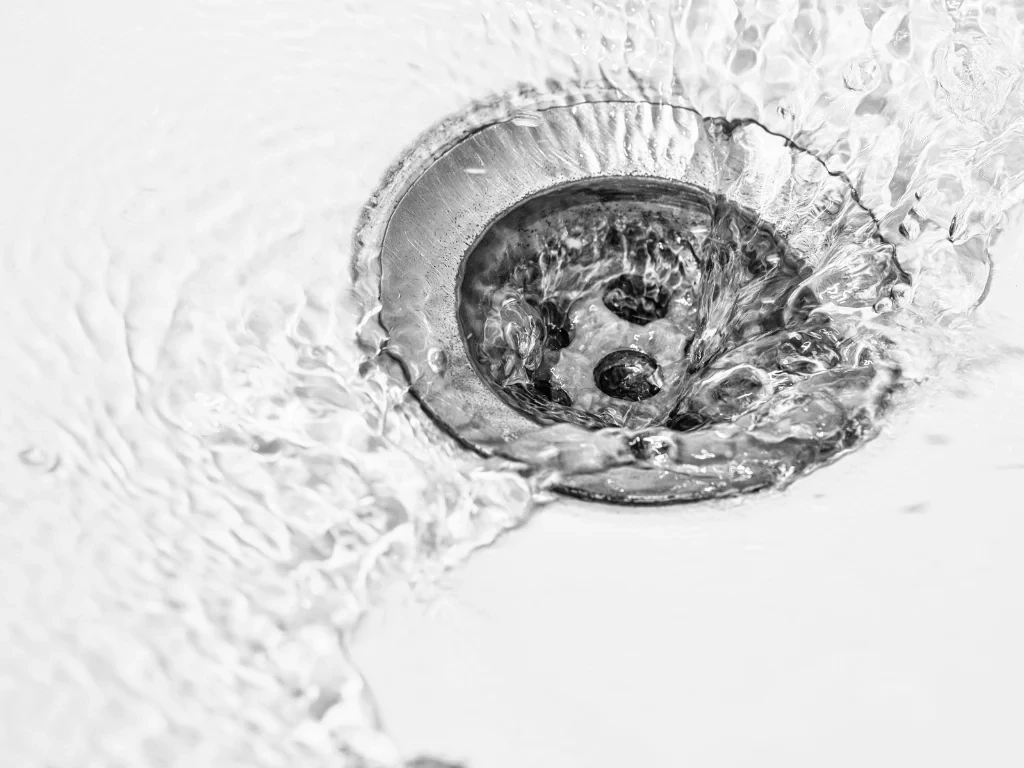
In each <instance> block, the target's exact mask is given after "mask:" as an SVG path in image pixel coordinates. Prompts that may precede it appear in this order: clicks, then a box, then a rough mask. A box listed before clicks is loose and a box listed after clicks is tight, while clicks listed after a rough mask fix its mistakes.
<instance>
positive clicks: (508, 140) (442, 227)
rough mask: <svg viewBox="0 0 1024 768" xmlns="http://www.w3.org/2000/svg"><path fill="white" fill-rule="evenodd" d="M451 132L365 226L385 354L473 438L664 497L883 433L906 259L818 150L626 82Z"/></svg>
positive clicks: (756, 478) (758, 481)
mask: <svg viewBox="0 0 1024 768" xmlns="http://www.w3.org/2000/svg"><path fill="white" fill-rule="evenodd" d="M435 138H436V137H435ZM436 143H437V146H435V147H434V151H433V152H421V153H420V156H419V157H417V158H414V159H413V160H411V161H410V162H408V163H407V164H406V165H405V166H404V167H402V168H400V169H399V170H398V172H397V173H396V174H395V175H394V176H393V177H392V178H391V179H390V180H389V182H388V183H387V184H386V185H385V188H384V192H383V193H382V196H383V198H384V199H382V200H379V201H378V205H377V206H375V207H374V208H372V209H371V214H370V216H369V218H368V224H367V225H366V226H364V228H363V229H362V232H361V237H360V243H359V245H360V247H361V249H362V260H363V264H364V267H365V266H366V265H368V264H374V265H378V266H379V272H374V271H373V270H369V275H370V277H369V280H370V281H371V282H375V287H378V288H379V297H380V309H379V317H378V318H377V320H378V321H379V324H380V326H381V327H382V328H383V329H384V331H385V333H386V336H387V341H386V353H387V354H388V355H390V356H391V357H392V358H394V359H395V360H397V361H399V362H400V363H401V366H402V368H403V370H404V373H405V375H406V376H407V378H408V382H409V384H410V386H411V388H412V391H413V393H414V394H415V396H416V397H417V398H418V400H419V401H420V403H421V404H422V406H423V408H424V409H425V410H426V412H427V413H429V414H430V416H431V417H432V418H433V419H435V420H436V421H437V422H438V423H439V424H441V425H442V426H443V427H444V428H445V429H446V430H447V431H448V432H450V433H451V434H452V435H454V436H455V437H457V438H458V439H459V440H461V441H462V442H463V443H464V444H466V445H468V446H470V447H472V448H474V449H475V450H477V451H480V452H481V453H484V454H489V455H491V454H498V455H504V456H508V457H510V458H514V459H517V460H520V461H526V462H528V463H531V464H535V465H538V466H543V467H545V468H548V469H554V470H556V471H559V472H560V473H561V476H560V483H561V485H560V488H561V489H562V490H564V491H567V492H570V493H574V494H577V495H581V496H585V497H588V498H596V499H603V500H610V501H621V502H639V503H644V502H647V503H652V502H653V503H660V502H670V501H682V500H690V499H698V498H707V497H710V496H715V495H722V494H726V493H732V492H739V491H745V490H753V489H756V488H761V487H765V486H768V485H772V484H776V483H779V482H780V481H784V480H785V479H787V478H788V477H789V476H791V475H793V474H794V473H796V472H799V471H802V470H805V469H807V468H809V467H812V466H814V465H817V464H820V463H823V462H825V461H827V460H829V459H831V458H833V457H834V456H836V455H838V454H839V453H841V452H842V451H845V450H848V449H849V448H851V447H853V446H854V445H855V444H857V443H858V442H859V441H861V440H863V439H864V438H866V437H868V436H869V435H870V434H871V433H872V430H873V425H874V424H875V423H876V421H877V415H878V411H879V409H880V408H881V407H882V405H883V404H884V402H885V399H886V396H887V394H888V393H889V392H890V391H891V389H892V387H893V385H894V382H895V378H896V373H895V370H894V366H893V365H892V364H890V363H889V362H887V358H886V354H885V341H884V338H882V337H881V336H880V335H879V333H878V332H877V331H876V330H874V329H873V328H874V325H875V324H874V323H872V322H871V319H872V317H873V316H874V315H876V309H878V308H879V302H882V305H883V306H882V308H887V307H888V306H889V303H887V301H888V302H891V300H892V299H893V296H894V294H895V295H896V296H897V297H898V295H899V291H900V286H903V285H905V283H906V280H907V278H906V276H905V274H904V273H903V271H902V270H901V269H900V267H899V265H898V263H897V261H896V259H895V253H894V250H893V248H892V246H891V245H889V244H888V243H887V242H886V241H885V240H884V239H883V238H882V237H881V235H880V234H879V233H878V229H877V225H876V222H875V220H874V219H873V217H872V216H871V214H870V212H869V211H868V210H866V209H865V208H864V207H863V206H861V205H860V204H859V202H858V201H857V198H856V195H855V194H854V193H853V190H852V188H851V187H850V185H849V183H848V182H847V181H846V180H845V179H844V178H843V177H841V176H839V175H834V174H831V173H829V172H828V170H827V169H826V167H825V166H824V164H823V163H822V162H821V161H819V160H818V159H817V158H816V157H814V156H813V155H811V154H809V153H807V152H805V151H803V150H801V149H800V148H798V147H796V146H794V145H793V144H792V143H791V142H789V141H787V140H786V139H785V138H782V137H779V136H777V135H774V134H772V133H770V132H768V131H767V130H765V129H764V128H762V127H761V126H760V125H758V124H757V123H754V122H728V121H725V120H720V119H705V118H701V117H700V116H699V115H697V114H696V113H694V112H693V111H691V110H688V109H683V108H677V107H672V106H668V105H654V104H647V103H635V102H617V101H603V102H596V103H595V102H586V103H580V104H575V105H569V106H553V107H549V108H546V109H541V110H537V111H534V112H531V113H529V115H527V116H526V117H524V116H523V114H522V113H518V114H512V115H507V116H504V119H502V118H501V117H495V118H494V119H493V120H492V121H490V122H484V123H482V124H480V125H477V126H474V127H473V128H472V129H471V130H467V131H465V132H464V133H463V134H461V135H460V136H457V137H456V138H454V139H453V140H451V141H449V142H448V143H447V144H446V143H445V142H444V141H437V142H436ZM378 256H379V260H377V257H378ZM364 279H366V278H365V276H364ZM377 281H379V282H377Z"/></svg>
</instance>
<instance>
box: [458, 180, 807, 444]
mask: <svg viewBox="0 0 1024 768" xmlns="http://www.w3.org/2000/svg"><path fill="white" fill-rule="evenodd" d="M803 266H805V265H803V264H802V263H801V261H800V259H799V258H797V257H796V256H795V255H793V253H792V251H791V249H788V248H787V247H786V245H785V243H784V242H783V241H782V240H781V239H780V238H779V237H777V236H776V235H775V234H774V233H773V232H772V231H771V229H770V228H769V227H768V226H767V225H766V224H765V223H763V222H761V221H759V220H758V217H757V216H756V215H755V214H753V213H752V212H750V211H748V210H745V209H743V208H741V207H740V206H738V205H736V204H734V203H732V202H730V201H728V200H726V199H725V198H724V197H722V196H720V195H718V196H716V195H712V194H709V193H708V192H706V191H704V190H700V189H698V188H696V187H693V186H689V185H684V184H678V183H667V182H664V181H658V180H651V179H628V178H618V179H600V180H595V181H588V182H584V183H580V184H573V185H569V186H567V187H564V188H560V189H556V190H553V191H549V192H546V193H543V194H541V195H539V196H537V197H535V198H533V199H530V200H527V201H525V202H523V203H521V204H520V205H518V206H516V207H514V208H513V209H511V210H510V211H508V212H506V213H505V214H504V215H503V216H501V217H500V218H499V219H498V220H497V221H496V222H494V223H493V224H492V225H491V226H490V227H489V228H488V229H487V231H486V232H485V233H484V234H483V236H482V237H481V238H480V240H479V242H478V243H477V244H476V245H475V247H473V248H472V249H471V250H470V252H469V254H468V255H467V257H466V259H465V262H464V265H463V273H462V280H461V286H460V291H459V319H460V327H461V331H462V334H463V337H464V338H465V342H466V346H467V349H468V351H469V356H470V359H471V361H472V363H473V365H474V367H475V369H476V371H477V373H478V374H479V375H480V376H481V378H482V379H483V380H484V381H486V382H487V384H488V385H489V386H490V387H491V388H492V390H493V391H494V392H495V394H496V395H498V397H500V398H501V399H502V400H504V401H505V402H506V403H507V404H509V405H510V406H512V407H513V408H515V409H517V410H518V411H519V412H521V413H523V414H524V415H526V416H528V417H530V418H534V419H539V420H544V421H563V422H570V423H575V424H580V425H585V426H588V427H591V428H601V427H625V428H630V429H639V428H644V427H652V426H663V425H669V426H671V423H672V421H673V420H677V421H678V420H679V419H680V418H681V417H682V415H681V414H680V413H679V412H678V402H679V400H680V398H681V397H683V395H684V392H685V391H686V389H687V384H688V383H689V382H691V381H692V380H693V379H694V376H695V375H699V373H700V371H701V369H702V367H703V366H705V365H707V364H709V363H711V362H713V361H714V360H715V359H716V357H717V356H718V355H719V354H720V352H721V351H722V349H723V348H724V346H725V345H733V346H735V345H737V344H741V343H742V342H743V341H744V340H745V339H746V338H748V337H752V336H755V335H757V334H764V333H770V332H773V331H776V330H778V329H780V328H782V327H783V326H784V324H785V322H786V319H785V318H784V317H783V315H784V310H785V309H786V307H787V304H788V302H789V300H790V298H791V296H792V295H793V294H794V292H795V291H796V290H797V288H798V287H799V285H800V282H801V280H802V277H803V276H805V274H806V270H804V269H803ZM719 306H728V307H730V308H732V309H733V310H735V311H734V312H733V314H732V316H730V317H729V318H728V329H727V330H720V329H718V328H713V327H711V323H713V322H716V321H717V320H720V319H721V318H716V317H714V316H713V310H714V309H716V308H717V307H719ZM810 308H811V307H810V306H807V307H804V311H805V312H806V311H809V310H810ZM709 310H711V311H710V312H709ZM792 321H793V320H792V318H790V322H792ZM695 340H699V343H698V344H697V345H696V346H695V345H694V342H695ZM691 352H693V353H694V354H691ZM721 397H723V398H724V397H727V395H726V394H725V390H723V394H722V395H721ZM742 401H743V398H742V397H740V396H737V397H735V398H733V402H734V403H735V404H739V403H740V402H742Z"/></svg>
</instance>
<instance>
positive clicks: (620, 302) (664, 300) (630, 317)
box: [603, 275, 672, 325]
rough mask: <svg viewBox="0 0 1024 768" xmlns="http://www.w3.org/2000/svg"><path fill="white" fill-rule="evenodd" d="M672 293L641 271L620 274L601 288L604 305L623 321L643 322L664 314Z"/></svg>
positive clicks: (639, 323)
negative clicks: (636, 273)
mask: <svg viewBox="0 0 1024 768" xmlns="http://www.w3.org/2000/svg"><path fill="white" fill-rule="evenodd" d="M671 299H672V294H671V293H670V292H669V291H668V289H666V288H665V287H663V286H660V285H657V284H656V283H654V282H653V281H652V280H649V279H647V278H646V277H645V276H644V275H620V276H619V277H617V278H616V279H615V280H612V281H611V282H610V283H609V284H608V287H607V288H606V289H605V292H604V297H603V300H604V305H605V306H606V307H608V309H610V310H611V311H612V312H614V313H615V315H616V316H618V317H621V318H622V319H623V320H625V321H626V322H627V323H633V324H635V325H647V324H648V323H649V322H651V321H652V320H661V318H663V317H665V315H667V314H668V303H669V301H670V300H671Z"/></svg>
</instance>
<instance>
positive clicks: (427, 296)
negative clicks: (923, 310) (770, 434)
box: [358, 101, 894, 503]
mask: <svg viewBox="0 0 1024 768" xmlns="http://www.w3.org/2000/svg"><path fill="white" fill-rule="evenodd" d="M462 127H463V128H466V125H465V124H463V126H462ZM450 129H451V126H448V127H447V128H446V129H445V130H449V131H450ZM442 133H443V131H442ZM433 143H434V148H433V151H430V150H426V151H424V150H422V149H421V151H420V154H419V156H418V157H412V159H411V162H407V163H406V164H405V165H403V166H400V167H399V168H398V169H396V172H395V173H394V174H393V176H392V177H391V178H390V179H389V180H388V182H387V183H386V184H385V186H384V187H383V188H382V195H381V197H378V199H377V200H376V205H375V206H371V208H370V214H369V218H368V220H367V222H365V223H364V227H363V228H362V229H361V234H360V242H359V243H358V245H359V246H360V253H361V258H362V260H363V263H364V267H365V265H366V264H367V263H369V262H370V261H373V260H374V259H375V258H377V257H378V256H379V261H377V262H376V263H375V264H374V267H375V268H374V269H370V270H369V272H370V274H371V280H370V281H369V282H367V281H366V280H365V279H363V280H362V283H361V286H362V290H363V291H364V293H367V294H371V293H372V291H373V283H374V282H375V281H378V280H379V282H376V285H377V286H378V287H379V300H380V304H379V314H375V316H374V318H373V320H374V322H379V324H380V326H381V328H382V329H383V333H384V334H386V337H387V342H386V345H387V346H386V349H387V353H388V354H389V355H391V356H392V357H393V358H394V359H396V360H397V361H399V362H400V364H401V366H402V368H403V369H404V371H405V375H406V376H407V378H408V382H409V385H410V387H411V390H412V393H413V394H414V395H415V397H416V398H417V399H418V400H419V401H420V403H421V404H422V405H423V408H424V410H425V411H426V412H427V413H428V414H429V415H430V416H431V417H432V418H433V419H434V420H435V421H437V422H438V423H439V424H440V425H441V426H442V427H443V428H444V429H445V430H447V431H448V432H449V433H450V434H452V435H453V436H454V437H456V438H457V439H459V440H460V441H461V442H462V443H464V444H465V445H467V446H469V447H472V448H473V449H475V450H477V451H479V452H480V453H482V454H484V455H492V454H495V453H497V454H501V455H511V456H513V457H514V458H516V459H517V460H523V459H524V454H523V452H522V451H521V450H516V451H512V452H510V454H505V452H504V451H503V448H502V446H503V445H506V444H509V443H512V442H515V441H523V440H524V439H525V440H526V442H527V443H529V441H530V439H531V437H532V436H533V435H535V434H536V433H537V432H538V431H539V430H540V429H541V428H542V425H540V424H539V423H537V422H536V421H534V420H533V419H531V418H528V417H527V416H524V415H523V414H522V413H519V412H518V411H517V410H515V409H514V408H512V407H510V406H509V405H508V404H506V403H505V402H503V401H502V400H501V399H499V398H498V397H497V396H496V395H495V394H494V392H493V391H491V389H490V388H489V386H488V385H487V384H486V383H485V382H483V381H482V380H481V379H480V377H479V376H478V375H477V372H476V370H475V369H474V367H473V365H472V364H471V362H470V360H469V358H468V355H467V351H466V346H465V343H464V340H463V338H462V335H461V332H460V327H459V322H458V319H457V309H458V301H459V286H460V280H461V267H462V264H463V261H464V258H465V257H466V255H467V254H468V253H469V252H470V251H471V250H472V249H473V247H474V245H475V244H476V242H477V241H478V240H479V239H480V237H481V236H482V235H483V233H484V232H485V231H486V230H487V228H488V227H489V226H490V225H491V223H492V222H494V221H495V220H496V219H498V218H499V217H500V216H501V215H502V214H503V213H505V212H506V211H508V210H509V209H510V208H512V207H514V206H516V205H518V204H520V203H522V202H523V201H526V200H528V199H530V198H532V197H534V196H537V195H539V194H542V193H545V192H548V191H550V190H552V189H555V188H558V187H561V186H565V185H570V184H580V183H585V182H587V181H588V180H594V181H597V180H605V181H607V180H608V179H610V178H612V179H614V178H622V179H651V180H657V181H660V182H672V183H679V184H684V185H688V186H694V187H698V188H701V189H704V190H707V191H708V192H709V193H711V194H716V195H721V196H724V197H725V198H727V199H728V200H730V201H732V202H734V203H735V204H736V205H738V206H741V207H742V208H745V209H748V210H750V211H753V212H755V213H756V215H757V216H758V217H759V218H760V219H761V220H763V221H764V222H766V223H767V224H768V225H770V226H771V227H772V228H773V229H774V230H775V231H776V232H777V233H779V235H780V236H781V237H783V238H785V239H786V241H787V242H788V243H789V245H790V246H792V247H793V248H794V249H797V250H798V251H800V252H802V253H805V254H808V258H809V259H810V267H811V268H812V270H813V268H816V267H818V266H819V265H818V264H816V263H814V256H815V254H819V253H821V252H822V244H823V243H825V242H826V241H832V240H836V239H837V238H838V239H842V238H850V239H854V238H856V239H863V238H865V237H867V238H878V239H880V236H878V235H877V227H876V222H875V221H874V219H873V217H872V216H871V214H870V212H869V211H867V210H866V209H865V208H863V207H862V206H860V205H859V203H858V202H857V200H856V195H855V194H854V192H853V191H852V188H851V187H850V185H849V184H848V182H847V181H846V180H845V179H844V178H843V177H841V176H839V175H837V174H831V173H829V172H828V170H827V169H826V168H825V166H824V165H823V163H821V161H819V160H818V159H817V158H816V157H814V156H813V155H811V154H809V153H807V152H804V151H803V150H801V149H800V148H798V147H796V146H795V145H794V144H792V143H791V142H790V141H788V140H787V139H786V138H784V137H781V136H778V135H775V134H772V133H770V132H768V131H767V130H765V129H764V128H762V127H761V126H760V125H759V124H757V123H754V122H743V121H739V122H728V121H725V120H721V119H711V118H702V117H701V116H700V115H698V114H697V113H695V112H693V111H692V110H689V109H685V108H680V107H674V106H671V105H666V104H650V103H644V102H626V101H599V102H585V103H578V104H571V105H556V106H546V107H543V108H540V109H535V110H529V111H518V112H516V111H511V112H510V113H506V114H504V115H501V116H500V117H495V118H494V119H493V120H491V121H490V122H486V123H484V124H481V125H476V126H471V127H470V128H469V129H468V130H465V132H464V133H462V134H461V135H460V136H458V137H456V138H455V139H454V140H452V141H448V142H447V143H446V142H445V141H444V139H443V137H442V134H438V135H437V136H435V138H434V139H433ZM382 198H383V199H382ZM808 206H815V207H816V211H817V213H816V215H815V216H813V217H807V216H801V215H795V213H794V212H805V211H806V210H807V207H808ZM830 207H831V208H832V209H833V211H832V212H830V211H829V210H827V209H828V208H830ZM840 211H842V212H843V215H842V216H841V217H840V216H839V215H838V213H839V212H840ZM833 213H834V214H835V215H832V214H833ZM893 263H894V262H893ZM869 266H871V267H872V269H871V270H869V271H870V272H871V273H872V277H871V279H872V280H873V281H874V282H875V285H874V286H873V287H874V288H877V287H878V285H880V284H882V283H883V282H884V281H885V275H884V274H883V273H884V272H886V271H887V270H890V269H891V263H890V264H884V265H881V264H880V265H869ZM378 269H379V271H378ZM809 279H821V275H820V274H818V275H816V276H815V277H814V278H809ZM364 299H366V300H368V301H370V300H372V296H368V295H367V296H364ZM371 335H372V334H371ZM664 475H665V473H664V472H663V471H661V470H658V469H656V468H650V467H644V466H624V467H619V468H615V469H610V470H607V471H605V472H603V473H600V475H599V476H588V475H585V474H581V475H579V476H577V477H567V478H566V479H565V481H564V482H563V484H562V490H564V491H566V492H569V493H573V494H576V495H580V496H583V497H586V498H595V499H601V500H606V501H620V502H630V503H665V502H671V501H678V500H683V499H688V498H699V497H705V496H710V495H718V492H717V491H716V490H715V488H710V489H709V490H707V491H706V492H698V493H693V492H688V493H685V494H684V493H680V492H679V491H678V490H673V485H672V483H671V482H666V481H665V478H664ZM776 479H777V478H775V477H769V476H768V475H765V476H764V477H757V476H754V477H746V478H741V479H738V480H737V481H736V482H735V483H733V486H734V487H733V491H737V492H738V491H743V490H753V489H756V488H759V487H762V486H764V485H767V484H770V483H771V482H773V481H775V480H776Z"/></svg>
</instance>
